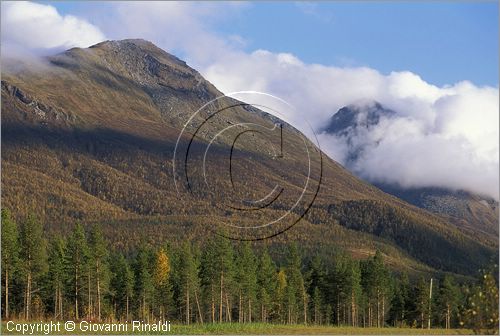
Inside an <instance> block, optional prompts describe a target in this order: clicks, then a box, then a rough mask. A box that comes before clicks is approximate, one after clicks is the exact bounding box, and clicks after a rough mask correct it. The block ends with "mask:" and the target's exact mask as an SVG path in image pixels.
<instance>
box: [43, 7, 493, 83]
mask: <svg viewBox="0 0 500 336" xmlns="http://www.w3.org/2000/svg"><path fill="white" fill-rule="evenodd" d="M50 4H51V5H53V6H55V7H56V8H57V9H58V10H59V12H60V13H61V14H73V15H77V16H81V15H84V16H85V17H86V18H87V20H89V21H90V22H92V14H93V11H92V9H93V7H94V8H95V9H97V8H101V9H102V8H105V6H102V5H98V4H95V3H94V4H88V3H87V4H84V3H66V2H50ZM242 7H243V8H242V9H241V10H239V11H237V12H235V13H232V15H230V16H223V15H221V16H220V17H216V19H214V18H212V19H211V20H213V22H211V27H212V28H213V29H214V30H215V32H216V33H219V34H224V35H227V36H231V35H238V36H240V37H242V38H243V40H244V45H243V48H244V49H245V51H247V52H251V51H254V50H256V49H266V50H269V51H272V52H288V53H292V54H294V55H296V56H297V57H298V58H300V59H301V60H302V61H304V62H307V63H320V64H324V65H336V66H369V67H371V68H374V69H377V70H379V71H380V72H382V73H389V72H391V71H401V70H409V71H412V72H415V73H418V74H419V75H420V76H421V77H422V78H423V79H424V80H426V81H427V82H429V83H432V84H435V85H439V86H442V85H446V84H453V83H455V82H457V81H460V80H465V79H467V80H470V81H472V82H473V83H475V84H476V85H492V86H498V73H499V68H498V57H499V54H498V39H499V35H498V24H499V23H498V2H440V3H435V2H420V3H417V2H392V1H389V2H374V3H368V2H318V3H312V2H301V3H291V2H286V3H284V2H279V3H278V2H260V3H248V4H243V5H242ZM100 15H102V13H101V14H100ZM109 15H111V13H109ZM179 52H181V53H182V51H179Z"/></svg>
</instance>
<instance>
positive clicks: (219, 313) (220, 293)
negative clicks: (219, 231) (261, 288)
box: [201, 235, 234, 322]
mask: <svg viewBox="0 0 500 336" xmlns="http://www.w3.org/2000/svg"><path fill="white" fill-rule="evenodd" d="M202 260H203V265H202V271H201V276H202V281H203V286H204V292H205V296H206V298H207V301H208V305H209V306H210V312H211V314H210V315H211V318H210V319H211V321H212V322H216V321H218V322H223V321H228V322H231V310H232V309H231V301H230V299H231V298H230V295H231V289H232V288H231V287H232V285H233V275H234V251H233V247H232V245H231V243H230V241H229V239H227V238H225V237H223V236H221V235H217V236H216V237H215V239H211V240H209V242H208V243H207V245H206V246H205V251H204V253H203V258H202ZM216 306H217V307H216Z"/></svg>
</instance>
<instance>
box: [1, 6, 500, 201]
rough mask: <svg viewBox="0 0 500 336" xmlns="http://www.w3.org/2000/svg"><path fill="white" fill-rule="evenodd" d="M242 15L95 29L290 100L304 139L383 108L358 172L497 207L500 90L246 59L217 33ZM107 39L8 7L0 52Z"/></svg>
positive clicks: (154, 18) (362, 139) (335, 147)
mask: <svg viewBox="0 0 500 336" xmlns="http://www.w3.org/2000/svg"><path fill="white" fill-rule="evenodd" d="M21 6H24V7H23V8H26V9H27V10H20V9H19V8H21ZM89 6H91V5H89ZM245 6H246V5H240V4H228V3H215V4H214V3H201V4H193V3H158V2H141V3H133V2H117V3H111V5H110V8H108V10H110V9H111V10H112V11H113V13H112V15H103V16H101V17H96V25H97V26H99V27H100V29H101V30H102V31H103V32H104V33H105V34H106V36H109V37H110V38H113V39H121V38H134V37H142V38H145V39H148V40H151V41H152V42H154V43H156V44H157V45H159V46H160V47H162V48H164V49H166V50H167V51H168V50H176V51H180V52H181V53H183V54H184V56H185V57H186V58H187V61H188V62H189V63H190V64H191V65H193V66H194V67H195V68H197V69H199V70H200V72H202V74H203V75H204V76H205V77H206V78H207V79H208V80H210V81H211V82H212V83H214V84H215V85H216V86H217V87H218V88H219V89H220V90H222V91H223V92H233V91H241V90H256V91H262V92H266V93H270V94H273V95H276V96H278V97H280V98H283V99H285V100H286V101H288V102H290V103H291V104H293V105H294V106H296V107H297V109H296V110H295V111H282V112H288V114H287V116H286V120H287V121H289V122H291V123H292V124H293V125H294V126H296V127H298V128H299V129H301V130H302V131H305V132H307V129H306V128H304V127H303V125H304V122H303V120H304V119H305V120H307V121H308V122H309V123H310V124H312V125H313V127H315V128H316V129H320V128H321V127H324V126H325V124H326V123H327V122H328V119H329V118H330V117H331V116H332V115H333V114H334V113H335V112H336V111H337V110H338V109H339V108H341V107H343V106H345V105H348V104H352V103H356V102H359V101H364V102H366V101H378V102H380V103H381V104H382V105H384V106H385V107H387V108H390V109H392V110H394V111H396V112H397V114H396V115H395V116H394V117H393V118H391V119H390V120H386V121H385V122H383V123H381V124H380V125H379V126H377V127H374V128H372V129H369V130H368V131H366V132H359V134H358V135H357V138H356V140H355V141H356V142H357V143H361V144H364V145H365V146H368V149H369V150H365V151H364V152H363V155H361V157H360V158H359V159H358V161H357V162H356V164H355V166H353V167H352V169H353V170H354V171H355V172H356V173H358V174H359V175H361V176H363V177H365V178H366V179H368V180H370V181H374V182H389V183H397V184H400V185H402V186H405V187H420V186H440V187H448V188H453V189H465V190H470V191H473V192H477V193H481V194H485V195H489V196H492V197H495V198H496V199H498V196H499V195H498V194H499V178H498V176H499V144H498V142H499V102H498V101H499V94H498V88H493V87H478V86H475V85H473V84H472V83H470V82H467V81H463V82H460V83H456V84H453V85H449V86H445V87H437V86H434V85H431V84H429V83H427V82H425V81H424V80H423V79H421V78H420V77H419V76H418V75H416V74H414V73H411V72H393V73H391V74H388V75H385V74H381V73H379V72H378V71H377V70H374V69H371V68H367V67H354V68H342V67H331V66H323V65H319V64H306V63H304V62H302V61H301V60H300V59H299V58H297V57H296V56H294V55H292V54H288V53H272V52H269V51H265V50H257V51H254V52H252V53H247V52H244V51H243V50H242V49H241V47H242V45H244V44H245V40H244V39H243V38H241V37H239V36H234V35H230V36H223V35H221V34H218V33H216V32H215V29H214V28H213V25H214V24H215V23H217V22H218V21H219V20H227V19H228V17H237V16H238V15H239V14H240V12H241V11H243V10H244V9H245ZM34 8H37V10H33V9H34ZM223 13H225V14H223ZM4 25H5V26H4ZM4 34H5V35H4ZM102 39H104V35H103V33H101V31H100V30H99V29H98V28H96V27H95V26H92V25H90V24H88V22H86V21H85V20H83V19H78V18H75V17H71V16H64V17H63V16H61V15H59V14H58V13H57V11H56V10H55V9H54V8H53V7H51V6H48V5H39V4H31V3H28V4H27V3H24V4H22V5H15V4H7V3H2V44H4V41H5V40H7V41H11V42H17V43H21V44H23V45H27V46H29V47H31V48H44V47H45V48H53V47H56V46H67V47H69V46H86V45H88V44H92V43H94V42H98V40H102ZM235 41H236V42H235ZM320 144H321V146H322V148H323V149H324V150H326V152H327V153H328V154H329V155H331V156H332V157H333V158H334V159H336V160H338V161H340V162H345V159H346V153H347V150H348V147H347V144H346V141H345V139H342V138H337V137H332V136H329V135H325V134H322V135H320Z"/></svg>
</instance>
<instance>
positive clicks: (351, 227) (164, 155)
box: [1, 40, 496, 275]
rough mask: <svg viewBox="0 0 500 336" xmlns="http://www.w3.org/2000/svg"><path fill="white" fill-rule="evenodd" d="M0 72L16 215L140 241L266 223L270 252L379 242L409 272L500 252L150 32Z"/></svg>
mask: <svg viewBox="0 0 500 336" xmlns="http://www.w3.org/2000/svg"><path fill="white" fill-rule="evenodd" d="M3 61H4V60H3ZM1 86H2V96H1V97H2V125H1V126H2V144H1V145H2V154H1V155H2V204H3V206H4V207H7V208H9V209H11V211H12V212H13V214H14V215H15V216H16V217H17V219H22V218H23V216H25V215H26V214H28V213H30V212H33V213H35V214H36V215H37V216H38V217H39V218H40V220H42V221H43V222H44V223H45V227H46V230H47V231H48V232H49V233H50V234H52V233H63V234H64V233H67V232H69V231H70V230H71V229H72V225H74V223H75V222H81V223H83V224H85V225H90V224H92V223H99V224H100V225H102V228H103V231H104V232H105V234H106V235H107V237H108V239H109V240H110V241H111V242H112V245H113V246H114V248H116V249H121V250H126V251H132V250H134V248H135V247H136V246H137V245H138V244H140V243H141V242H143V241H149V242H151V243H153V244H160V243H162V242H164V241H167V240H168V241H170V242H172V243H176V242H179V241H182V240H185V239H190V240H197V241H200V242H202V241H203V238H204V237H206V236H207V234H211V232H213V231H218V232H219V233H222V234H225V235H228V236H231V237H232V238H240V239H256V238H266V237H272V238H269V239H263V240H260V241H257V242H255V244H265V245H268V246H270V248H271V250H273V251H274V253H276V254H280V253H282V249H281V247H282V246H283V245H284V244H287V243H289V242H290V241H297V242H299V243H300V246H301V247H302V248H303V249H304V251H305V253H306V254H307V255H308V256H312V255H314V254H318V253H322V254H326V255H329V254H333V253H336V251H338V250H339V249H342V250H345V251H348V252H349V253H351V254H352V255H354V256H356V257H359V258H364V257H366V256H368V255H372V254H373V253H374V252H375V250H377V249H378V250H380V251H381V252H382V253H383V254H384V255H385V257H386V260H387V262H388V264H389V265H391V267H393V268H395V269H398V270H408V271H409V272H411V273H418V272H441V271H446V272H454V273H457V274H463V275H470V274H474V273H475V272H476V271H477V269H479V268H480V267H483V266H484V265H486V264H487V263H489V262H490V261H491V259H492V258H495V257H496V249H495V247H492V246H491V245H489V244H487V243H484V242H482V241H481V240H477V239H474V238H471V237H470V236H469V235H467V234H464V233H463V232H462V231H461V230H459V229H457V228H456V227H455V226H453V225H450V223H449V222H447V221H446V220H445V219H444V218H443V217H440V216H436V215H434V214H431V213H429V212H427V211H424V210H422V209H419V208H417V207H414V206H412V205H410V204H408V203H406V202H404V201H402V200H400V199H398V198H396V197H393V196H390V195H388V194H386V193H384V192H382V191H381V190H379V189H378V188H376V187H374V186H372V185H370V184H368V183H366V182H364V181H362V180H360V179H359V178H357V177H356V176H354V175H353V174H351V173H350V172H349V171H348V170H346V169H344V168H343V167H342V166H341V165H339V164H338V163H336V162H335V161H333V160H331V159H330V158H328V157H327V156H326V155H324V154H322V153H321V152H320V151H319V150H318V148H317V147H316V146H315V145H314V144H313V143H311V142H310V141H309V140H307V139H306V138H305V137H304V136H303V135H302V134H301V133H300V132H299V131H297V130H296V129H295V128H293V127H292V126H290V125H288V124H286V123H284V122H283V121H281V120H279V119H278V118H276V117H274V116H271V115H269V114H267V113H265V112H263V111H261V110H259V109H257V108H255V107H253V106H250V105H248V104H245V103H243V102H240V101H237V100H235V99H233V98H229V97H224V96H223V95H222V93H221V92H219V91H218V90H217V89H216V88H215V87H214V86H213V85H212V84H211V83H210V82H208V81H207V80H205V79H204V78H203V77H202V76H201V75H200V74H199V73H198V72H197V71H196V70H194V69H192V68H190V67H189V66H188V65H187V64H186V63H185V62H183V61H181V60H179V59H178V58H176V57H175V56H172V55H170V54H168V53H167V52H165V51H163V50H161V49H159V48H158V47H156V46H155V45H153V44H152V43H150V42H147V41H144V40H122V41H106V42H102V43H99V44H97V45H94V46H92V47H90V48H86V49H81V48H73V49H70V50H68V51H66V52H63V53H61V54H58V55H54V56H51V57H47V58H44V59H42V60H37V61H23V62H19V61H15V60H8V62H7V61H5V62H4V66H3V67H2V85H1ZM221 96H222V98H218V97H221ZM252 125H254V126H252ZM251 127H254V129H251ZM250 131H251V132H250ZM240 136H241V137H240ZM238 137H239V138H238ZM236 138H238V141H237V139H236ZM174 152H175V153H176V156H175V158H174ZM207 153H208V155H207ZM308 158H309V159H308ZM252 200H259V201H252ZM281 217H283V218H286V220H284V221H279V220H276V219H279V218H281ZM265 223H267V224H269V225H261V224H265ZM295 223H296V224H295ZM256 224H257V226H259V225H260V227H257V228H255V227H253V226H256ZM280 233H281V234H280ZM280 251H281V252H280Z"/></svg>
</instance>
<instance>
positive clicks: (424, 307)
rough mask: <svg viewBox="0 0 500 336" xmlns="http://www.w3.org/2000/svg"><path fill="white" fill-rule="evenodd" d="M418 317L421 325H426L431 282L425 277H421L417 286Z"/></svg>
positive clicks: (422, 326)
mask: <svg viewBox="0 0 500 336" xmlns="http://www.w3.org/2000/svg"><path fill="white" fill-rule="evenodd" d="M415 293H416V296H415V301H416V305H415V306H416V317H417V319H418V321H419V324H420V327H421V328H422V329H423V328H424V327H425V322H426V321H427V319H428V316H429V284H428V282H427V281H425V279H424V278H420V280H419V281H418V283H417V285H416V288H415Z"/></svg>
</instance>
